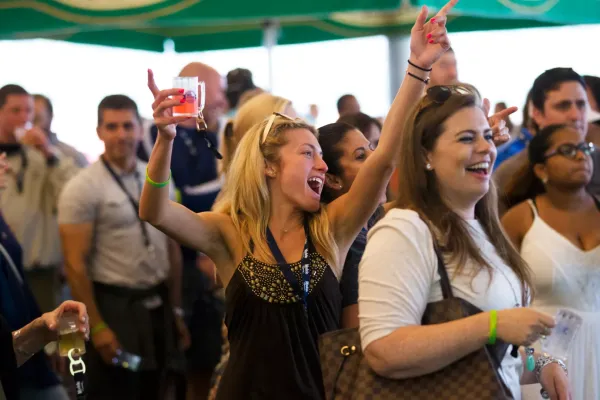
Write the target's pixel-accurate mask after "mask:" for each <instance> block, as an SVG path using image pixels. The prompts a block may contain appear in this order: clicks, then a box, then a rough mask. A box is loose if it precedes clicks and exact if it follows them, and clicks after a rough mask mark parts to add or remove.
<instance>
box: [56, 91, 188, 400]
mask: <svg viewBox="0 0 600 400" xmlns="http://www.w3.org/2000/svg"><path fill="white" fill-rule="evenodd" d="M97 132H98V136H99V137H100V139H101V140H102V141H103V142H104V147H105V151H104V154H103V155H102V156H101V157H100V160H98V161H96V162H95V163H93V164H92V165H90V166H89V167H87V168H86V169H84V170H82V171H81V172H80V173H79V174H78V175H77V176H75V177H74V178H73V179H72V180H71V181H70V182H69V183H68V184H67V186H66V187H65V188H64V190H63V192H62V193H61V196H60V199H59V205H58V221H59V227H60V233H61V239H62V243H63V248H64V253H65V254H64V255H65V261H66V275H67V280H68V282H69V285H70V288H71V292H72V294H73V297H74V298H75V299H77V300H79V301H81V302H83V303H85V305H86V306H87V309H88V312H89V316H90V327H91V344H92V345H91V346H88V349H87V353H86V355H85V356H84V358H85V362H86V365H87V376H88V385H87V390H88V400H94V399H108V398H110V399H128V400H129V399H134V400H135V399H140V400H141V399H144V400H146V399H149V400H152V399H157V400H158V399H162V398H163V397H162V396H163V395H164V390H165V388H166V386H167V384H168V382H167V380H168V379H167V378H168V377H169V376H170V375H171V374H170V373H171V372H178V373H183V359H182V356H183V354H182V353H181V352H180V349H181V348H182V347H186V346H188V345H189V334H188V333H187V329H186V327H185V323H184V322H183V318H182V317H183V312H182V310H181V255H180V250H179V246H178V245H177V244H176V243H175V242H174V241H173V240H172V239H169V238H168V237H167V236H165V235H164V234H163V233H162V232H160V231H158V230H157V229H155V228H154V227H152V226H151V225H149V224H147V223H145V222H142V221H141V220H140V219H139V216H138V202H139V198H140V194H141V189H142V186H143V182H144V176H145V169H146V164H145V163H144V162H142V161H140V160H138V159H137V157H136V153H135V152H136V148H137V144H138V141H139V139H140V137H141V121H140V117H139V114H138V110H137V106H136V104H135V102H134V101H133V100H131V99H130V98H129V97H127V96H124V95H112V96H107V97H106V98H104V99H103V100H102V101H101V102H100V105H99V106H98V128H97ZM173 195H174V193H173ZM178 341H179V343H178ZM173 370H174V371H173Z"/></svg>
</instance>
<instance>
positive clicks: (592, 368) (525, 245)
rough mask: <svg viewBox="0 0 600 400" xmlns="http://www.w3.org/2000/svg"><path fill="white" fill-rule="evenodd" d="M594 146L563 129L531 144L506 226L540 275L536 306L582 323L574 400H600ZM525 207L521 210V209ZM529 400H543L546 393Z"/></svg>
mask: <svg viewBox="0 0 600 400" xmlns="http://www.w3.org/2000/svg"><path fill="white" fill-rule="evenodd" d="M593 151H594V147H593V145H592V144H590V143H587V142H585V141H584V140H583V138H582V137H581V135H580V134H579V133H578V132H577V131H576V130H575V129H572V128H570V127H568V126H564V125H553V126H549V127H547V128H545V129H543V130H542V131H540V132H539V133H538V134H537V135H536V136H535V137H534V138H533V139H532V141H531V143H530V144H529V148H528V152H529V165H528V166H527V168H526V170H523V171H522V173H520V174H518V175H517V176H516V177H515V180H514V182H513V184H512V185H511V186H512V188H511V191H510V192H509V193H510V195H511V196H512V198H511V199H510V200H511V204H518V205H516V206H515V207H513V208H512V209H510V210H509V211H508V213H507V214H506V215H505V216H504V218H503V219H502V223H503V224H504V227H505V229H506V231H507V233H508V235H509V236H510V238H511V239H512V241H513V242H514V244H515V245H516V246H517V248H518V249H519V250H520V252H521V256H522V257H523V258H524V259H525V261H527V263H528V264H529V266H530V267H531V269H532V270H533V274H534V275H533V280H534V284H535V288H536V293H537V294H536V299H535V301H534V303H533V306H534V307H536V308H537V309H539V310H542V311H545V312H547V313H550V314H554V313H555V312H556V310H557V309H558V308H567V309H572V310H573V311H575V312H576V313H577V314H579V315H581V316H582V317H583V325H582V326H581V328H580V329H579V331H578V332H577V333H576V335H575V337H574V339H573V342H572V344H571V348H570V350H569V352H568V358H567V360H566V363H567V366H568V368H569V375H570V376H569V379H570V381H571V389H572V394H573V398H574V399H577V400H579V399H582V400H587V399H590V400H591V399H594V400H596V399H600V203H599V202H598V199H596V198H594V196H592V195H591V194H589V193H588V192H587V190H586V186H587V185H588V183H589V182H590V179H591V177H592V172H593V170H594V169H593V161H592V158H591V156H590V154H591V153H592V152H593ZM519 201H521V203H520V204H519ZM530 393H531V392H530V391H529V390H527V389H525V388H524V390H523V397H524V398H529V399H533V398H539V392H537V393H536V392H534V393H533V394H532V395H530Z"/></svg>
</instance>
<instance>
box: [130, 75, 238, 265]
mask: <svg viewBox="0 0 600 400" xmlns="http://www.w3.org/2000/svg"><path fill="white" fill-rule="evenodd" d="M148 87H149V88H150V91H151V92H152V94H153V95H154V99H155V100H154V103H153V104H152V108H153V110H154V123H155V124H156V126H157V128H158V135H157V138H156V142H155V143H154V148H153V149H152V154H151V155H150V160H149V161H148V170H147V174H148V178H149V179H150V180H152V181H153V182H155V183H158V182H166V181H167V180H169V179H170V173H171V172H170V167H171V153H172V151H173V140H174V139H175V134H176V129H175V126H176V124H177V123H180V122H183V121H186V120H189V117H174V116H173V111H172V108H173V106H175V105H177V104H179V100H174V99H172V98H171V97H170V96H176V95H179V94H181V93H182V90H180V89H167V90H161V91H159V90H158V88H157V87H156V84H155V82H154V76H153V74H152V71H151V70H148ZM159 186H160V185H152V184H149V183H148V182H146V183H145V184H144V189H143V190H142V196H141V199H140V218H141V219H143V220H144V221H148V222H149V223H151V224H152V225H154V226H155V227H156V228H158V229H160V230H161V231H163V232H164V233H166V234H167V235H169V236H170V237H172V238H173V239H175V240H176V241H178V242H179V243H181V244H184V245H185V246H188V247H191V248H194V249H197V250H199V251H201V252H202V253H205V254H207V255H208V256H209V257H210V258H211V259H213V260H214V261H215V262H216V263H217V264H219V262H220V261H223V260H224V258H227V257H228V255H229V252H228V249H227V246H226V244H225V241H224V240H223V235H222V233H221V230H220V228H219V226H220V225H221V226H222V225H223V224H224V223H226V222H227V220H228V217H227V216H226V215H223V214H217V213H212V212H204V213H199V214H196V213H194V212H192V211H191V210H189V209H187V208H186V207H184V206H183V205H181V204H178V203H176V202H174V201H171V200H170V199H169V186H168V185H164V186H162V187H159Z"/></svg>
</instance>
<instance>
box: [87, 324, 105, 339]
mask: <svg viewBox="0 0 600 400" xmlns="http://www.w3.org/2000/svg"><path fill="white" fill-rule="evenodd" d="M106 328H108V325H106V323H105V322H100V323H99V324H97V325H96V326H94V327H93V328H92V330H91V331H90V334H91V335H92V336H93V335H95V334H96V333H98V332H100V331H103V330H104V329H106Z"/></svg>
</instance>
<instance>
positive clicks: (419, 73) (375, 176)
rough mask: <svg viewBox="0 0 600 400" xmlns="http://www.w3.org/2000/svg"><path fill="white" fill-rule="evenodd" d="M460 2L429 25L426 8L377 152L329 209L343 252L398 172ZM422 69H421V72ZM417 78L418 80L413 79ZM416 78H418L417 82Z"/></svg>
mask: <svg viewBox="0 0 600 400" xmlns="http://www.w3.org/2000/svg"><path fill="white" fill-rule="evenodd" d="M457 1H458V0H451V1H450V2H449V3H448V4H446V6H444V8H442V9H441V10H440V12H439V13H438V14H437V15H436V16H435V17H434V18H432V19H431V20H430V21H429V22H426V20H427V7H423V8H422V9H421V12H420V14H419V16H418V17H417V20H416V22H415V25H414V26H413V28H412V31H411V41H410V49H411V55H410V61H411V63H412V64H414V65H416V66H417V67H415V66H413V65H410V64H409V66H408V69H407V75H406V77H405V79H404V80H403V81H402V85H401V86H400V89H399V90H398V93H397V94H396V98H395V99H394V101H393V103H392V106H391V108H390V110H389V112H388V115H387V117H386V119H385V122H384V125H383V130H382V134H381V139H380V141H379V145H378V146H377V149H376V150H375V151H374V152H373V154H372V155H371V156H370V157H369V158H368V159H367V161H365V163H364V165H363V167H362V168H361V169H360V172H359V173H358V175H357V177H356V179H355V181H354V183H353V184H352V187H351V188H350V190H349V191H348V193H346V194H345V195H343V196H341V197H339V198H338V199H337V200H335V201H333V202H332V203H330V204H329V206H328V212H329V215H330V218H331V221H332V226H333V229H334V234H335V237H336V240H337V242H338V245H339V246H340V248H344V247H346V246H347V245H349V244H350V243H351V242H352V241H353V240H354V238H355V237H356V235H357V234H358V232H359V231H360V229H361V228H362V227H363V226H364V225H365V224H366V222H367V220H368V219H369V218H370V217H371V215H373V213H374V212H375V209H376V208H377V206H378V205H379V204H378V201H379V199H380V198H381V194H382V193H384V192H385V190H386V187H387V184H388V182H389V179H390V177H391V175H392V172H393V170H394V165H395V160H396V157H397V155H398V146H399V144H400V139H401V135H402V131H403V130H404V124H405V122H406V118H407V117H408V115H409V113H410V112H411V110H412V108H413V107H414V105H415V104H416V103H417V102H418V101H419V99H420V98H421V96H422V95H423V90H424V89H425V85H426V84H425V82H426V80H427V78H428V76H429V72H427V71H423V69H425V70H426V69H430V68H431V66H432V65H433V63H434V62H435V61H436V60H437V59H438V58H439V57H440V56H441V55H442V54H443V53H444V52H445V51H446V50H448V49H449V48H450V42H449V39H448V35H447V31H446V14H447V13H448V12H449V11H450V10H451V9H452V7H453V6H454V4H456V2H457ZM419 67H420V68H419ZM411 75H414V76H411ZM415 77H416V78H415Z"/></svg>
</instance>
